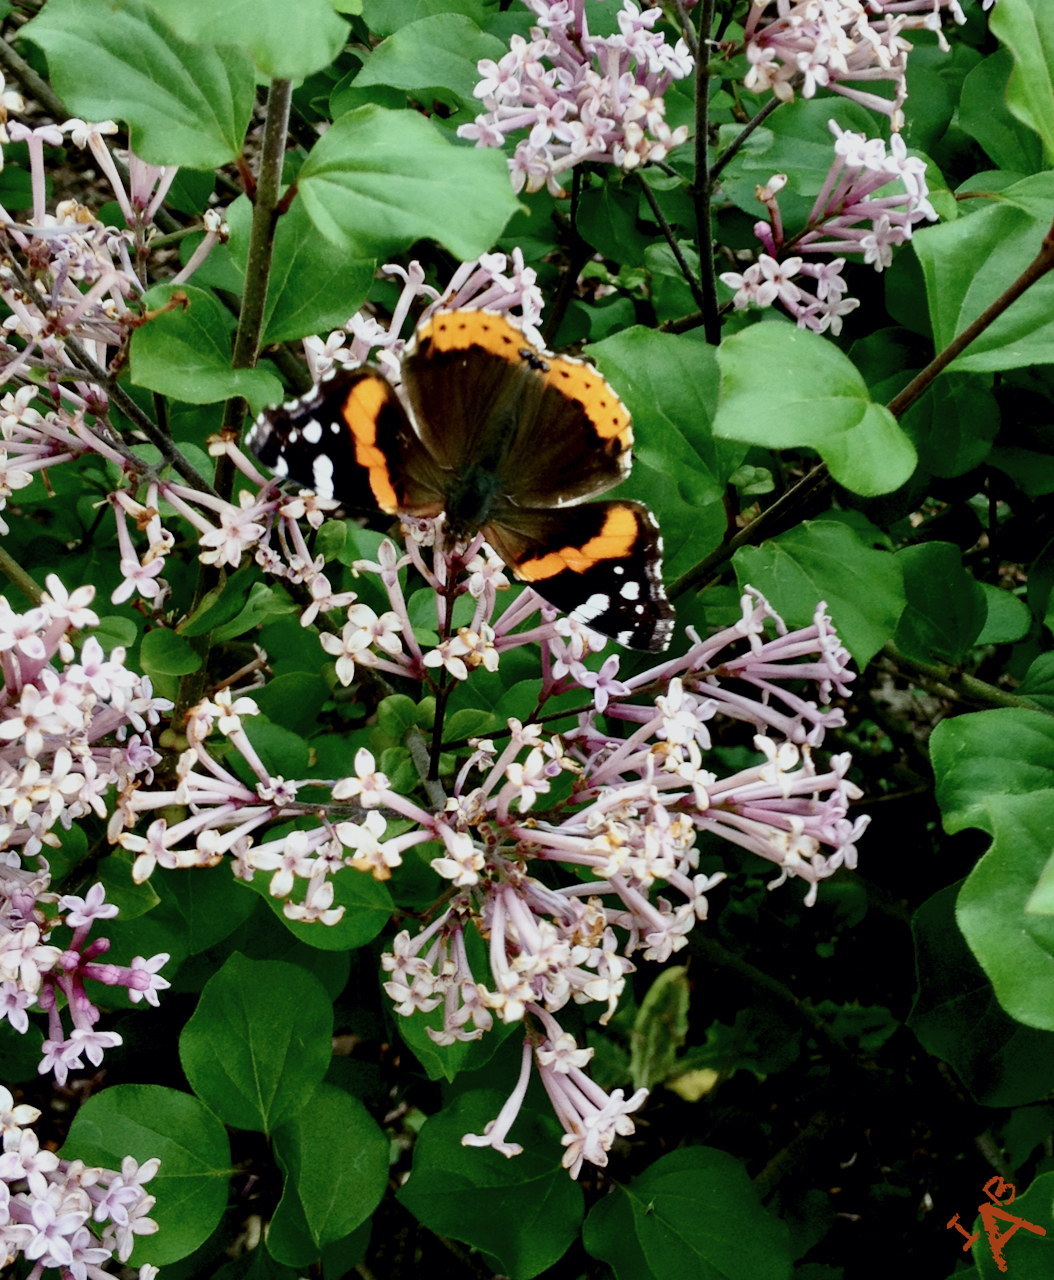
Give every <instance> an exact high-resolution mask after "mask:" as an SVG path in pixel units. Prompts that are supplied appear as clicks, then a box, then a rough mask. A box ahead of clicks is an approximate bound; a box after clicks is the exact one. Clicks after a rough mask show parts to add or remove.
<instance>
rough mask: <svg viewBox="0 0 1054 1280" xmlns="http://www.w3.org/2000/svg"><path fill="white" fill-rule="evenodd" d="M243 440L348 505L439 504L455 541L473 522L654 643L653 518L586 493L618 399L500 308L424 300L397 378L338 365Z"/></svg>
mask: <svg viewBox="0 0 1054 1280" xmlns="http://www.w3.org/2000/svg"><path fill="white" fill-rule="evenodd" d="M247 443H248V446H249V448H250V449H251V450H252V451H253V452H254V453H255V454H256V456H257V457H258V458H259V459H260V461H261V462H263V463H264V464H265V465H267V466H269V467H270V468H271V469H272V470H273V471H274V472H275V474H276V475H279V476H282V477H285V476H288V477H289V478H291V479H293V480H296V481H297V482H298V483H300V484H303V485H305V486H309V487H311V488H313V489H314V490H315V492H316V493H318V494H319V495H320V496H323V497H335V498H337V499H339V500H340V501H341V502H343V503H344V504H345V505H347V506H349V507H358V508H363V509H369V508H380V510H382V511H384V512H386V513H387V514H389V515H396V514H400V515H409V516H420V517H435V516H438V515H439V514H441V513H445V515H446V523H447V528H448V530H449V532H450V534H451V535H452V536H453V537H454V538H458V539H461V538H467V537H469V536H470V535H472V534H473V533H475V532H476V531H477V530H480V531H481V532H482V533H483V535H484V537H486V539H487V541H488V542H489V543H490V545H491V546H492V547H493V548H494V550H495V551H496V552H497V553H498V555H500V556H501V558H502V559H503V560H504V561H505V563H506V564H507V565H508V566H509V567H510V569H512V571H513V573H514V574H515V575H516V577H517V578H519V579H520V580H521V581H524V582H528V583H530V584H531V585H532V586H533V587H534V588H535V590H536V591H537V592H538V594H539V595H541V596H542V598H543V599H545V600H547V601H549V602H550V603H551V604H554V605H555V606H556V607H557V608H559V609H563V610H564V611H565V612H567V613H569V614H570V615H571V616H572V617H575V618H577V619H578V620H579V621H581V622H584V623H586V624H587V625H589V626H591V627H594V628H595V629H596V630H598V631H601V632H603V633H604V634H606V635H610V636H612V637H613V638H614V639H616V640H618V641H619V643H620V644H624V645H627V646H629V647H631V648H643V649H652V650H657V649H664V648H665V647H666V645H667V644H668V643H669V638H670V634H671V632H672V626H673V611H672V609H671V608H670V605H669V603H668V602H667V600H666V596H665V593H664V592H663V588H662V576H661V551H662V542H661V539H660V537H659V534H658V529H657V526H656V524H655V521H654V518H653V517H652V515H651V513H650V512H649V511H648V509H647V508H646V507H644V506H642V505H641V504H640V503H636V502H629V501H621V502H619V501H613V502H611V501H609V502H592V501H590V499H592V498H595V497H597V496H598V495H600V494H602V493H605V492H606V491H607V490H609V489H611V488H613V487H614V486H615V485H617V484H619V483H620V482H621V481H622V480H624V479H625V478H626V476H627V475H628V474H629V469H630V463H631V455H630V449H631V447H632V443H633V434H632V430H631V427H630V418H629V413H628V412H627V410H626V408H625V406H624V405H623V404H622V402H621V401H620V400H619V398H618V396H617V395H616V394H615V392H614V391H613V390H612V389H611V387H610V386H609V385H608V383H607V382H606V381H605V380H604V378H603V377H602V376H601V375H600V374H599V373H598V372H597V371H596V370H595V369H594V368H593V367H592V366H591V365H588V364H586V363H585V362H584V361H581V360H575V359H572V358H569V357H566V356H550V355H548V354H547V353H544V352H542V351H541V350H540V349H539V348H538V347H536V346H535V345H534V344H533V343H532V342H531V341H530V340H529V339H528V338H527V337H526V335H525V334H524V333H523V332H522V331H521V330H520V329H518V328H517V327H516V326H515V325H514V324H513V323H512V322H511V321H510V320H509V319H508V317H506V316H504V315H500V314H497V313H493V312H488V311H472V310H454V311H438V312H436V313H434V314H433V315H432V317H431V318H430V319H428V320H426V321H425V322H424V323H423V324H422V325H421V326H420V327H419V328H418V331H417V333H416V335H415V339H414V341H413V343H412V344H411V345H410V346H408V347H407V350H406V352H405V354H404V356H403V361H402V385H401V388H400V390H399V391H398V392H397V391H396V389H395V388H394V387H393V386H392V385H391V383H390V382H388V380H387V379H386V378H385V377H384V375H383V374H382V373H381V371H380V370H379V369H375V368H373V367H371V366H368V365H367V366H362V367H360V368H357V369H354V370H350V371H345V372H342V373H338V374H336V375H334V376H333V377H332V378H331V379H330V380H329V381H326V382H323V383H321V384H320V386H319V387H317V388H315V390H314V391H312V392H311V393H309V394H308V395H307V396H304V397H302V398H301V399H300V400H299V401H295V402H293V403H292V404H288V405H284V406H280V407H277V408H274V409H268V410H265V412H264V413H263V414H261V415H260V417H259V418H258V419H257V422H256V424H255V425H254V427H253V429H252V431H251V432H250V435H249V437H248V440H247Z"/></svg>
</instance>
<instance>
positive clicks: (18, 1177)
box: [0, 1085, 161, 1280]
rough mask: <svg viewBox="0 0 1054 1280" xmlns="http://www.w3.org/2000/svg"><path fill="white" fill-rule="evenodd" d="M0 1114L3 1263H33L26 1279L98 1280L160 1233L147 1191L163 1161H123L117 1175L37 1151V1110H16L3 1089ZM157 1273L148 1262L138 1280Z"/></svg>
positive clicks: (150, 1279) (150, 1278)
mask: <svg viewBox="0 0 1054 1280" xmlns="http://www.w3.org/2000/svg"><path fill="white" fill-rule="evenodd" d="M0 1114H2V1116H3V1122H2V1130H3V1153H2V1154H0V1248H2V1249H3V1251H4V1255H5V1257H6V1259H7V1262H8V1264H10V1263H12V1262H14V1261H15V1260H16V1259H17V1258H19V1257H20V1256H21V1257H23V1258H25V1260H26V1261H27V1262H29V1263H35V1264H36V1265H35V1267H33V1269H32V1270H31V1271H30V1272H29V1274H30V1275H31V1276H36V1275H39V1273H40V1271H41V1270H43V1269H46V1268H59V1269H61V1271H62V1273H63V1275H65V1276H72V1277H79V1278H80V1280H84V1278H85V1277H86V1276H89V1275H90V1276H91V1277H92V1278H93V1280H103V1278H104V1277H107V1276H108V1275H110V1274H111V1273H110V1272H107V1271H105V1270H103V1267H104V1266H105V1264H106V1263H108V1262H111V1261H115V1262H119V1263H122V1264H124V1263H126V1262H127V1261H128V1259H129V1257H130V1256H131V1253H132V1249H133V1246H134V1244H135V1241H136V1238H137V1237H141V1236H150V1235H154V1234H155V1233H156V1232H157V1229H158V1224H157V1223H156V1222H155V1221H154V1220H153V1219H152V1218H150V1217H148V1216H147V1215H148V1214H149V1213H150V1210H151V1209H152V1208H153V1207H154V1204H155V1198H154V1197H153V1196H152V1195H149V1194H148V1193H147V1191H146V1189H145V1188H146V1183H148V1182H150V1181H151V1179H152V1178H153V1177H154V1176H155V1175H156V1174H157V1171H158V1169H159V1168H160V1165H161V1161H160V1160H158V1159H156V1158H155V1159H152V1160H146V1161H144V1162H143V1163H142V1164H139V1163H138V1162H137V1161H136V1160H134V1159H132V1157H131V1156H125V1158H124V1159H123V1160H122V1161H121V1167H120V1169H119V1170H117V1169H103V1168H97V1167H92V1166H88V1165H85V1164H84V1162H83V1161H81V1160H64V1159H62V1158H60V1157H59V1156H57V1155H55V1153H54V1152H52V1151H48V1150H46V1149H43V1148H41V1146H40V1144H39V1141H38V1139H37V1135H36V1133H35V1132H34V1130H33V1129H32V1128H31V1127H30V1126H32V1125H33V1124H34V1123H35V1122H36V1121H37V1120H38V1119H39V1118H40V1111H39V1110H38V1109H37V1108H36V1107H31V1106H28V1105H26V1104H24V1103H23V1104H21V1105H19V1106H16V1105H15V1100H14V1098H13V1097H12V1095H11V1093H10V1092H9V1090H7V1089H5V1088H4V1087H3V1086H2V1085H0ZM89 1223H92V1224H94V1229H89V1226H88V1224H89ZM97 1233H98V1234H97ZM156 1275H157V1268H156V1267H153V1266H149V1265H147V1266H144V1267H141V1268H140V1269H139V1272H138V1277H139V1280H155V1277H156Z"/></svg>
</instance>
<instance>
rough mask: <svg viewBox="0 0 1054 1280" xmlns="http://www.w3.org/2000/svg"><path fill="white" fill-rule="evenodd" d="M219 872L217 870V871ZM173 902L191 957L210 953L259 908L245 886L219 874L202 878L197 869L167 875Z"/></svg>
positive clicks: (172, 872) (166, 886) (177, 871)
mask: <svg viewBox="0 0 1054 1280" xmlns="http://www.w3.org/2000/svg"><path fill="white" fill-rule="evenodd" d="M217 870H218V868H217ZM164 880H165V888H166V889H167V890H168V893H169V895H170V901H171V902H172V903H173V904H174V906H175V907H177V908H178V909H179V910H180V911H182V913H183V918H184V921H185V922H186V923H185V928H184V930H183V939H184V944H185V946H186V949H187V951H188V952H189V953H190V954H191V955H199V954H200V953H201V952H202V951H208V950H209V949H210V948H211V947H214V946H216V944H217V943H219V942H222V941H223V939H224V938H229V937H230V935H231V934H232V933H233V932H234V931H235V929H237V928H238V927H239V925H241V924H244V922H245V921H246V920H248V918H249V917H250V916H251V915H252V913H253V911H254V910H255V908H256V899H255V898H254V897H253V895H252V894H251V893H246V891H245V885H244V884H243V882H242V881H240V880H235V878H234V876H232V875H227V874H225V872H223V871H220V872H219V874H217V872H216V871H214V872H213V873H212V874H211V875H202V874H201V871H200V870H199V869H197V868H190V869H188V870H173V871H168V872H166V874H165V878H164Z"/></svg>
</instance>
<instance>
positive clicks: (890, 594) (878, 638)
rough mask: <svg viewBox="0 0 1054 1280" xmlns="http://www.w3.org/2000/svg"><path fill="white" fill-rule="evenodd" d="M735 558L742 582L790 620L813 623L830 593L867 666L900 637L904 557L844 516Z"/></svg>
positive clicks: (849, 642) (834, 611) (809, 524)
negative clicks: (879, 546)
mask: <svg viewBox="0 0 1054 1280" xmlns="http://www.w3.org/2000/svg"><path fill="white" fill-rule="evenodd" d="M732 563H733V565H734V566H735V570H736V578H737V580H738V582H739V585H740V589H741V590H745V589H746V586H747V584H748V583H749V585H750V586H752V587H755V588H756V589H757V590H758V591H760V592H761V593H762V595H764V596H765V597H766V598H767V599H768V601H769V602H770V603H771V605H772V607H773V608H774V609H775V610H776V612H777V613H779V614H780V615H781V616H782V618H783V620H784V621H785V622H786V623H787V625H788V626H790V627H805V626H808V625H809V623H810V622H811V621H812V619H813V615H814V613H815V612H816V605H817V602H818V601H820V600H825V601H826V602H827V612H828V613H829V614H830V615H831V618H832V619H833V620H834V625H835V627H836V628H837V630H838V635H839V638H840V639H841V641H842V643H843V644H844V645H845V647H846V648H847V649H848V650H849V652H850V653H851V654H852V655H853V657H854V658H855V660H856V664H857V666H858V667H860V668H861V670H862V669H863V668H864V667H865V666H866V665H867V663H868V662H870V660H871V659H872V658H873V657H874V655H875V654H876V653H877V652H878V651H879V649H881V648H882V646H883V645H884V644H885V643H886V641H887V640H889V639H891V638H892V636H893V633H894V631H895V630H896V626H897V621H898V619H899V618H900V614H901V612H902V611H903V609H904V587H903V578H902V574H901V568H900V563H899V561H898V560H896V559H895V558H894V557H893V556H891V555H888V554H887V553H886V552H884V551H873V550H872V549H871V548H870V547H868V546H865V544H864V543H863V542H862V541H861V540H860V538H859V537H858V536H857V535H856V534H855V533H854V532H853V530H852V529H850V528H849V527H848V525H845V524H842V523H841V522H840V521H836V520H817V521H809V520H806V521H804V522H803V523H802V524H800V525H799V526H798V527H797V528H796V529H792V530H791V531H790V532H789V533H785V534H783V535H782V537H779V538H774V539H771V540H769V541H767V542H763V543H762V544H761V546H760V547H741V548H740V549H739V550H738V551H737V552H736V553H735V555H734V556H733V559H732Z"/></svg>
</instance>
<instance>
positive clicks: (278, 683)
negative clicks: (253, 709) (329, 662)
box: [253, 649, 329, 734]
mask: <svg viewBox="0 0 1054 1280" xmlns="http://www.w3.org/2000/svg"><path fill="white" fill-rule="evenodd" d="M324 660H325V659H324V655H323V654H322V651H321V649H320V650H319V666H321V665H322V663H323V661H324ZM328 698H329V686H328V685H327V684H326V682H325V680H323V679H322V677H321V676H317V675H314V676H313V675H309V674H308V673H307V672H306V671H293V672H290V673H289V674H288V675H284V676H276V677H275V678H274V679H273V680H269V681H268V682H267V684H265V685H264V686H263V688H262V689H254V690H253V701H254V702H255V703H256V705H257V706H258V707H259V708H260V710H261V711H262V712H263V713H264V715H265V716H267V718H268V719H269V720H271V721H273V722H274V723H275V724H280V725H283V726H284V727H285V728H286V729H291V730H292V731H293V732H294V733H298V734H308V733H310V732H311V731H312V730H314V729H317V728H318V717H319V715H320V714H321V711H322V707H323V704H324V703H325V702H326V700H327V699H328Z"/></svg>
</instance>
